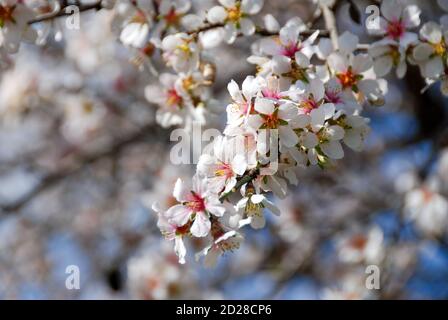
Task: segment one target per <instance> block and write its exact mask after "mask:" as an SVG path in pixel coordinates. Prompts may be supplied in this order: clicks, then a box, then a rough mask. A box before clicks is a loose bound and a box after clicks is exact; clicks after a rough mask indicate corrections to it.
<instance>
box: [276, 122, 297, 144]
mask: <svg viewBox="0 0 448 320" xmlns="http://www.w3.org/2000/svg"><path fill="white" fill-rule="evenodd" d="M278 133H279V137H280V141H281V142H282V144H283V145H284V146H285V147H294V146H295V145H296V144H297V143H299V137H297V134H296V133H295V132H294V130H292V129H291V127H290V126H289V125H286V126H280V128H278Z"/></svg>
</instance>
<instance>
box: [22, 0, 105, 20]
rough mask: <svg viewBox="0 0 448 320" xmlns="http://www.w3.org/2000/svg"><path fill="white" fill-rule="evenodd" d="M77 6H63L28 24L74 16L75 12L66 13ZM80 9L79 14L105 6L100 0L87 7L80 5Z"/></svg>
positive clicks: (86, 5)
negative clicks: (68, 9)
mask: <svg viewBox="0 0 448 320" xmlns="http://www.w3.org/2000/svg"><path fill="white" fill-rule="evenodd" d="M71 6H76V5H65V6H61V8H60V10H58V11H55V12H52V13H50V14H45V15H41V16H39V17H37V18H35V19H32V20H30V21H28V24H30V25H31V24H34V23H38V22H43V21H48V20H52V19H55V18H59V17H65V16H71V15H73V14H74V12H66V9H67V8H69V7H71ZM77 7H78V9H79V12H84V11H89V10H100V9H102V8H103V5H102V4H101V0H98V1H96V2H94V3H91V4H85V5H79V6H77Z"/></svg>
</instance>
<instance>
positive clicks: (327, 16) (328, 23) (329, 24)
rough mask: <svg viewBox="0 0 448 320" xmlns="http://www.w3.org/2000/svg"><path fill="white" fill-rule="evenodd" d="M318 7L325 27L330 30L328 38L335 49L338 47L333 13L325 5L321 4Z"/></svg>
mask: <svg viewBox="0 0 448 320" xmlns="http://www.w3.org/2000/svg"><path fill="white" fill-rule="evenodd" d="M320 8H321V10H322V14H323V17H324V21H325V27H326V28H327V30H328V31H329V32H330V39H331V42H332V43H333V47H334V48H335V49H336V50H337V49H338V48H339V44H338V30H337V28H336V19H335V17H334V14H333V12H332V11H331V9H330V8H329V7H328V6H327V5H324V4H322V5H321V6H320Z"/></svg>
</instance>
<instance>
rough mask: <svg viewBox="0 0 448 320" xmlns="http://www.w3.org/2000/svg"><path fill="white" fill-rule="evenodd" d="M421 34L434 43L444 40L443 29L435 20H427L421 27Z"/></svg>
mask: <svg viewBox="0 0 448 320" xmlns="http://www.w3.org/2000/svg"><path fill="white" fill-rule="evenodd" d="M420 36H421V37H422V38H423V39H424V40H427V41H429V42H431V43H433V44H437V43H440V41H442V30H441V29H440V26H439V25H438V24H437V23H435V22H432V21H430V22H427V23H425V24H424V25H423V27H422V28H421V29H420Z"/></svg>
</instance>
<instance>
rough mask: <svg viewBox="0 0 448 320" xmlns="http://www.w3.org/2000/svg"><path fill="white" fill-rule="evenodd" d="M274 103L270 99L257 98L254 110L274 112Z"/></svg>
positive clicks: (268, 113)
mask: <svg viewBox="0 0 448 320" xmlns="http://www.w3.org/2000/svg"><path fill="white" fill-rule="evenodd" d="M274 109H275V107H274V103H273V102H272V101H271V100H268V99H264V98H258V99H257V100H255V110H256V111H258V112H259V113H262V114H266V115H271V114H272V113H273V112H274Z"/></svg>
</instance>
